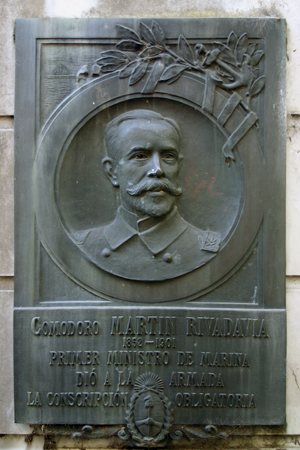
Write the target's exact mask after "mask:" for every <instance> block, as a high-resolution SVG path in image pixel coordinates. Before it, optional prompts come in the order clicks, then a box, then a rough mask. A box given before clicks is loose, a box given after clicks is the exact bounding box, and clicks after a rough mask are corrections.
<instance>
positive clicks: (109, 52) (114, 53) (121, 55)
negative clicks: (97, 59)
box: [100, 50, 125, 59]
mask: <svg viewBox="0 0 300 450" xmlns="http://www.w3.org/2000/svg"><path fill="white" fill-rule="evenodd" d="M100 56H101V58H106V57H108V56H114V57H115V58H120V59H122V58H123V59H124V58H125V54H124V53H123V52H120V51H119V50H106V51H105V52H101V53H100Z"/></svg>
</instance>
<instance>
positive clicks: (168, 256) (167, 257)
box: [163, 253, 173, 263]
mask: <svg viewBox="0 0 300 450" xmlns="http://www.w3.org/2000/svg"><path fill="white" fill-rule="evenodd" d="M163 259H164V261H165V262H166V263H171V262H172V261H173V256H172V255H171V253H165V254H164V256H163Z"/></svg>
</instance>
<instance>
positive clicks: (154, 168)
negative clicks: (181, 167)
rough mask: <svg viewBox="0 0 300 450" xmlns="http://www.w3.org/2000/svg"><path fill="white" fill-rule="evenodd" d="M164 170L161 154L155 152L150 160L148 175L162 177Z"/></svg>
mask: <svg viewBox="0 0 300 450" xmlns="http://www.w3.org/2000/svg"><path fill="white" fill-rule="evenodd" d="M163 174H164V171H163V169H162V167H161V160H160V156H159V154H157V153H154V154H153V156H152V158H151V160H150V168H149V170H148V172H147V175H148V177H161V176H163Z"/></svg>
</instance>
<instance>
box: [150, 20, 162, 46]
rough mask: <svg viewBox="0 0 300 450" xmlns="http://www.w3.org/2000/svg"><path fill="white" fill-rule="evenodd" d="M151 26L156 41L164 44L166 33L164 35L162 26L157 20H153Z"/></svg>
mask: <svg viewBox="0 0 300 450" xmlns="http://www.w3.org/2000/svg"><path fill="white" fill-rule="evenodd" d="M151 28H152V33H153V36H154V37H155V40H156V42H157V43H158V44H159V45H162V46H164V44H165V35H164V32H163V30H162V28H161V26H160V25H159V24H158V23H157V22H155V20H153V21H152V26H151Z"/></svg>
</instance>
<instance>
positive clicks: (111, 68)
mask: <svg viewBox="0 0 300 450" xmlns="http://www.w3.org/2000/svg"><path fill="white" fill-rule="evenodd" d="M123 65H124V62H122V63H118V64H103V65H102V66H101V72H102V73H109V72H114V71H115V70H118V69H120V68H121V67H122V66H123Z"/></svg>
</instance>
